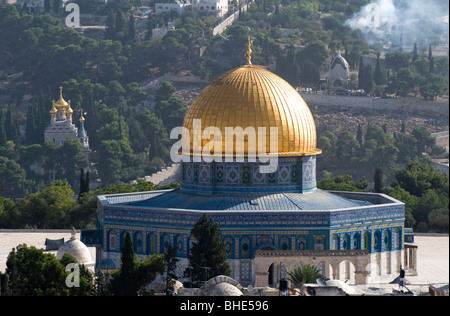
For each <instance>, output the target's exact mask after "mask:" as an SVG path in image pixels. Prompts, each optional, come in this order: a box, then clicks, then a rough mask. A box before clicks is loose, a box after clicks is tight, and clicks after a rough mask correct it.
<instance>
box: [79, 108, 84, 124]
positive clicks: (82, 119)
mask: <svg viewBox="0 0 450 316" xmlns="http://www.w3.org/2000/svg"><path fill="white" fill-rule="evenodd" d="M79 121H80V123H84V121H85V118H84V116H83V109H81V116H80V119H79Z"/></svg>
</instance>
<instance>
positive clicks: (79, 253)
mask: <svg viewBox="0 0 450 316" xmlns="http://www.w3.org/2000/svg"><path fill="white" fill-rule="evenodd" d="M66 253H68V254H70V255H72V256H73V257H74V258H75V259H76V260H77V263H79V264H84V265H91V264H94V262H93V261H92V257H91V252H90V251H89V249H88V247H86V245H85V244H84V243H82V242H81V241H79V240H78V239H76V237H75V234H74V233H72V237H71V238H70V240H68V241H67V242H65V243H64V244H62V245H61V247H59V249H58V252H57V253H56V258H58V259H61V258H62V257H63V256H64V255H65V254H66Z"/></svg>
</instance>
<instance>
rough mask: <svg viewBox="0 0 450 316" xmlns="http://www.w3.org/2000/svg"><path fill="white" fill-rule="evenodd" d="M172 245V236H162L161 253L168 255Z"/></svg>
mask: <svg viewBox="0 0 450 316" xmlns="http://www.w3.org/2000/svg"><path fill="white" fill-rule="evenodd" d="M170 244H171V240H170V236H169V235H167V234H164V235H162V236H161V247H160V253H164V254H166V253H167V250H168V249H169V246H170Z"/></svg>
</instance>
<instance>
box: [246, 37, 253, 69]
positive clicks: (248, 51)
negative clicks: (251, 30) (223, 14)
mask: <svg viewBox="0 0 450 316" xmlns="http://www.w3.org/2000/svg"><path fill="white" fill-rule="evenodd" d="M247 47H248V49H247V65H251V64H252V48H251V47H252V41H251V40H250V35H249V36H248V44H247Z"/></svg>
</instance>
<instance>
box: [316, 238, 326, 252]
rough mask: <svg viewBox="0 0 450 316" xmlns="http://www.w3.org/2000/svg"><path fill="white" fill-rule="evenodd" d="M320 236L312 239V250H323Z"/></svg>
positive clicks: (322, 241) (323, 244) (322, 239)
mask: <svg viewBox="0 0 450 316" xmlns="http://www.w3.org/2000/svg"><path fill="white" fill-rule="evenodd" d="M324 240H325V239H324V237H323V236H322V235H320V236H315V237H314V250H324V247H325V243H324Z"/></svg>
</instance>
